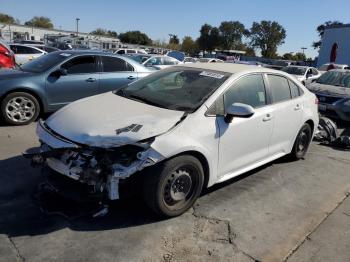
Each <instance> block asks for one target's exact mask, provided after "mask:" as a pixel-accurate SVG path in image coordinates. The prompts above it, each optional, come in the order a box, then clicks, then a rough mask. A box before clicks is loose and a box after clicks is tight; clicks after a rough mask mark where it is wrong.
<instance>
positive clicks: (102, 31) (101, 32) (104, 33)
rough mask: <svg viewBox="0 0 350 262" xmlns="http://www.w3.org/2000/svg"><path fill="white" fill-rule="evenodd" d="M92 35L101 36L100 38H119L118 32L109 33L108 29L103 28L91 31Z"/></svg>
mask: <svg viewBox="0 0 350 262" xmlns="http://www.w3.org/2000/svg"><path fill="white" fill-rule="evenodd" d="M90 34H93V35H100V36H109V37H118V34H117V32H115V31H110V30H108V31H107V30H106V29H103V28H97V29H96V30H94V31H91V32H90Z"/></svg>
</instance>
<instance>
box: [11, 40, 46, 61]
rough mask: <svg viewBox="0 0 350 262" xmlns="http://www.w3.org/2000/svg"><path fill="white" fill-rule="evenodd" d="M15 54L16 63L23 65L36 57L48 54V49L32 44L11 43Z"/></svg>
mask: <svg viewBox="0 0 350 262" xmlns="http://www.w3.org/2000/svg"><path fill="white" fill-rule="evenodd" d="M9 46H10V48H11V50H12V51H13V53H14V54H15V60H16V64H18V65H23V64H25V63H27V62H29V61H31V60H33V59H35V58H38V57H40V56H42V55H45V54H47V52H46V51H44V50H41V49H39V48H37V47H34V46H30V45H21V44H10V45H9Z"/></svg>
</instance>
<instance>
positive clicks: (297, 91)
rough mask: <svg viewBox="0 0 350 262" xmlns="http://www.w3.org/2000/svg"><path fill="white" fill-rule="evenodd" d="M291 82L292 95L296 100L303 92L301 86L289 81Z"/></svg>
mask: <svg viewBox="0 0 350 262" xmlns="http://www.w3.org/2000/svg"><path fill="white" fill-rule="evenodd" d="M288 82H289V87H290V93H291V95H292V98H296V97H298V96H300V95H301V90H300V88H299V86H297V84H295V83H294V82H292V81H290V80H289V81H288Z"/></svg>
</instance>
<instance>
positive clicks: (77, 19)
mask: <svg viewBox="0 0 350 262" xmlns="http://www.w3.org/2000/svg"><path fill="white" fill-rule="evenodd" d="M75 20H76V21H77V37H78V34H79V20H80V18H76V19H75Z"/></svg>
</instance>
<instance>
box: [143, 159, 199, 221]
mask: <svg viewBox="0 0 350 262" xmlns="http://www.w3.org/2000/svg"><path fill="white" fill-rule="evenodd" d="M203 183H204V172H203V167H202V165H201V163H200V161H199V160H198V159H197V158H195V157H193V156H189V155H183V156H178V157H175V158H172V159H170V160H168V161H166V162H164V163H161V164H160V165H158V166H156V167H153V168H150V169H149V170H148V171H147V175H146V176H145V183H144V184H143V196H144V200H145V202H146V203H147V205H148V206H149V207H150V208H151V209H153V211H155V212H156V213H157V214H159V215H161V216H164V217H175V216H179V215H181V214H183V213H184V212H185V211H186V210H188V209H189V208H190V207H191V206H192V205H193V204H194V202H195V201H196V200H197V198H198V197H199V195H200V193H201V191H202V187H203Z"/></svg>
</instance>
